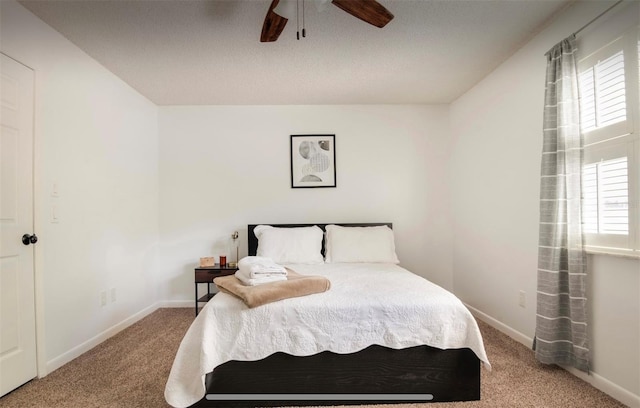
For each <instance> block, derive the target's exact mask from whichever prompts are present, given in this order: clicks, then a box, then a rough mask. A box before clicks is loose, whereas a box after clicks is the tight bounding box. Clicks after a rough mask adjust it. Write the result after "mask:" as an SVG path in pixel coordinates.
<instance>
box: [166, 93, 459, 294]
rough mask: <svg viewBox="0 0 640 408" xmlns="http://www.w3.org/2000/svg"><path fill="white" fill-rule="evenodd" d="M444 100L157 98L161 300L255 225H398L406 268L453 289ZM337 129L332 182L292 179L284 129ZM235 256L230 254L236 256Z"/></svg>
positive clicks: (185, 287)
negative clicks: (170, 102)
mask: <svg viewBox="0 0 640 408" xmlns="http://www.w3.org/2000/svg"><path fill="white" fill-rule="evenodd" d="M448 126H449V123H448V107H446V106H396V105H394V106H259V107H257V106H255V107H251V106H249V107H247V106H244V107H235V106H226V107H225V106H222V107H215V106H211V107H162V108H160V120H159V130H160V231H161V242H162V247H161V253H162V255H161V261H160V262H161V264H162V265H163V268H164V269H165V273H164V275H163V276H164V279H165V281H164V282H163V284H164V293H163V294H162V296H163V298H164V299H168V300H174V301H183V300H191V299H193V268H194V266H196V263H197V260H198V258H199V257H201V256H207V255H215V256H217V255H219V254H220V252H221V251H223V250H224V247H225V242H226V241H227V239H228V237H230V235H231V233H232V232H233V231H234V230H238V231H240V233H241V237H240V242H241V243H242V246H241V248H240V251H241V254H240V256H241V257H242V256H243V255H246V240H247V236H246V225H247V224H251V223H279V222H280V223H287V222H288V223H295V222H301V223H308V222H373V221H390V222H393V224H394V230H395V233H396V240H397V241H396V245H397V248H398V256H399V258H400V260H401V263H402V265H403V266H405V267H407V268H409V269H411V270H413V271H415V272H417V273H420V274H422V275H424V276H427V277H428V278H429V279H431V280H432V281H434V282H436V283H438V284H440V285H442V286H445V287H449V288H450V287H451V284H452V279H451V229H450V220H449V203H448V196H449V191H448V185H447V179H446V162H447V159H448V157H449V145H448V141H449V131H448ZM313 133H330V134H335V135H336V156H337V157H336V161H337V168H336V170H337V187H336V188H320V189H292V188H291V185H290V161H289V150H290V147H289V140H290V138H289V135H292V134H313ZM233 258H235V255H234V256H233Z"/></svg>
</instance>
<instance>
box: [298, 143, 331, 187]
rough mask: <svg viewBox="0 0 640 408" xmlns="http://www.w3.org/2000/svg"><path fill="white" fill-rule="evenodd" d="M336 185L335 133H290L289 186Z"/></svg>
mask: <svg viewBox="0 0 640 408" xmlns="http://www.w3.org/2000/svg"><path fill="white" fill-rule="evenodd" d="M335 186H336V135H291V188H314V187H335Z"/></svg>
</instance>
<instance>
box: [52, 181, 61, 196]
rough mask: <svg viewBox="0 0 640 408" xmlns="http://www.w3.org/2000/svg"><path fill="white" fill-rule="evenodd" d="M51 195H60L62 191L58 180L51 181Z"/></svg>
mask: <svg viewBox="0 0 640 408" xmlns="http://www.w3.org/2000/svg"><path fill="white" fill-rule="evenodd" d="M51 197H60V192H59V191H58V182H57V181H54V182H53V183H51Z"/></svg>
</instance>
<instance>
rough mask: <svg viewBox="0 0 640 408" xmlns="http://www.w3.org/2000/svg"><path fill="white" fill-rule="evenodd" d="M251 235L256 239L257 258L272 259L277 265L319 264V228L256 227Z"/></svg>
mask: <svg viewBox="0 0 640 408" xmlns="http://www.w3.org/2000/svg"><path fill="white" fill-rule="evenodd" d="M253 233H254V234H255V235H256V237H257V238H258V250H257V252H256V255H257V256H264V257H267V258H271V259H273V261H274V262H276V263H279V264H289V263H301V264H321V263H324V260H323V259H322V237H323V235H324V234H323V233H322V230H321V229H320V227H318V226H317V225H314V226H312V227H296V228H276V227H272V226H271V225H258V226H256V227H255V228H254V230H253Z"/></svg>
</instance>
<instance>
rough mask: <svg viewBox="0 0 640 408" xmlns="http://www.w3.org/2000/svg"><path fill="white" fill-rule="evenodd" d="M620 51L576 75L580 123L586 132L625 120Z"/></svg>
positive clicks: (625, 105)
mask: <svg viewBox="0 0 640 408" xmlns="http://www.w3.org/2000/svg"><path fill="white" fill-rule="evenodd" d="M624 71H625V68H624V53H623V52H622V50H620V51H618V52H617V53H615V54H613V55H612V56H610V57H608V58H606V59H604V60H602V61H598V62H597V63H596V64H595V65H593V66H591V67H589V68H588V69H585V70H583V71H581V72H580V77H579V84H580V124H581V127H582V132H590V131H592V130H595V129H599V128H603V127H606V126H609V125H612V124H614V123H618V122H623V121H625V120H627V102H626V96H625V89H626V87H625V77H624Z"/></svg>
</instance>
